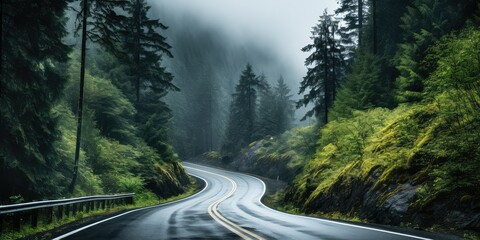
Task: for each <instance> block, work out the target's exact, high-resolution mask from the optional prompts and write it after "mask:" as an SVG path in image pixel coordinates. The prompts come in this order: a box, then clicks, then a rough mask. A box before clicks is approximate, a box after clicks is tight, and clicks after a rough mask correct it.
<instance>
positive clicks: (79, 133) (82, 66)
mask: <svg viewBox="0 0 480 240" xmlns="http://www.w3.org/2000/svg"><path fill="white" fill-rule="evenodd" d="M87 18H88V0H83V16H82V49H81V62H80V94H79V96H78V123H77V142H76V145H75V165H74V167H73V178H72V182H71V183H70V192H71V193H73V191H74V189H75V183H76V181H77V175H78V160H79V157H80V143H81V141H82V118H83V88H84V86H85V55H86V48H87Z"/></svg>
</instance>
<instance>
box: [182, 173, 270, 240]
mask: <svg viewBox="0 0 480 240" xmlns="http://www.w3.org/2000/svg"><path fill="white" fill-rule="evenodd" d="M183 167H184V168H190V169H193V170H195V171H199V172H204V173H208V174H211V175H215V176H218V177H221V178H225V179H227V180H228V181H229V182H230V183H231V184H232V190H230V192H229V193H228V194H227V195H225V196H223V197H222V198H220V199H218V200H217V201H215V202H213V203H212V204H210V206H208V214H210V216H211V217H212V218H213V219H214V220H215V221H217V222H218V223H219V224H221V225H222V226H224V227H225V228H227V229H228V230H230V231H232V232H233V233H235V234H237V235H238V236H239V237H241V238H243V239H246V240H247V239H248V240H252V239H258V240H264V239H265V238H263V237H260V236H258V235H257V234H255V233H253V232H251V231H248V230H247V229H244V228H242V227H240V226H239V225H237V224H235V223H234V222H232V221H230V220H228V219H227V218H225V217H224V216H222V215H221V214H220V213H219V212H218V210H217V208H218V205H220V203H222V202H223V201H225V200H227V199H228V198H229V197H231V196H232V195H233V194H234V193H235V191H237V183H236V182H235V181H233V180H232V179H231V178H229V177H226V176H223V175H220V174H217V173H213V172H209V171H205V170H201V169H198V168H192V167H187V166H183Z"/></svg>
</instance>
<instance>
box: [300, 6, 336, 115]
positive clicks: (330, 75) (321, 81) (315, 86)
mask: <svg viewBox="0 0 480 240" xmlns="http://www.w3.org/2000/svg"><path fill="white" fill-rule="evenodd" d="M336 33H338V21H336V20H334V19H333V16H332V15H329V14H328V13H327V12H326V11H325V12H324V14H323V15H322V16H321V17H320V20H319V23H318V24H317V25H316V26H315V27H313V31H312V34H313V36H312V40H313V43H312V44H309V45H307V46H305V47H304V48H302V51H304V52H310V51H313V52H312V53H311V54H310V56H308V57H307V59H306V60H305V65H306V66H307V67H308V71H307V76H305V77H304V79H303V81H302V82H301V86H300V92H299V94H302V93H304V92H306V91H307V89H309V92H308V93H307V94H305V95H304V96H303V99H301V100H299V101H298V102H297V108H300V107H302V106H304V107H306V106H307V105H308V104H310V103H312V104H313V105H314V107H313V109H312V110H310V111H308V112H307V113H306V115H305V116H304V117H303V119H302V120H305V119H306V118H307V117H311V116H314V115H315V116H316V117H320V116H323V122H324V123H327V122H328V109H329V108H330V107H331V106H332V105H333V101H334V100H335V93H336V88H337V84H338V82H339V76H340V74H341V73H342V72H343V71H342V70H341V66H342V64H343V62H344V60H343V56H342V55H343V54H342V47H341V44H340V40H339V38H338V36H337V34H336ZM311 65H313V66H312V67H309V66H311Z"/></svg>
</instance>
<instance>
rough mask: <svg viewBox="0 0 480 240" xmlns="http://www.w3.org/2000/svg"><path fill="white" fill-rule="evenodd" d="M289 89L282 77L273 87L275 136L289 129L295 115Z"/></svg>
mask: <svg viewBox="0 0 480 240" xmlns="http://www.w3.org/2000/svg"><path fill="white" fill-rule="evenodd" d="M291 98H292V95H291V94H290V89H289V88H288V86H287V84H285V80H284V79H283V77H280V78H279V79H278V81H277V85H276V86H275V92H274V99H275V111H274V119H275V120H276V128H275V135H278V134H282V133H283V132H285V131H287V130H288V129H290V127H291V125H292V122H293V118H294V114H295V106H294V104H295V102H294V101H293V100H292V99H291Z"/></svg>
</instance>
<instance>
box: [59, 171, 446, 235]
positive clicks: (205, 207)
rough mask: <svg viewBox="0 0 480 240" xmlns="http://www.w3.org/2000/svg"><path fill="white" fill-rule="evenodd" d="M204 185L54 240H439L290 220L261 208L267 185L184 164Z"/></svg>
mask: <svg viewBox="0 0 480 240" xmlns="http://www.w3.org/2000/svg"><path fill="white" fill-rule="evenodd" d="M183 165H184V167H185V168H186V170H187V172H188V173H189V174H191V175H193V176H196V177H199V178H201V179H202V180H204V181H205V182H206V187H205V188H204V189H203V190H202V191H201V192H199V193H197V194H196V195H194V196H192V197H189V198H186V199H183V200H179V201H175V202H172V203H167V204H162V205H158V206H155V207H149V208H144V209H139V210H133V211H130V212H127V213H124V214H121V215H117V216H115V217H112V218H109V219H105V220H103V221H100V222H96V223H93V224H91V225H88V226H86V227H83V228H81V229H77V230H75V231H72V232H68V233H65V234H63V235H61V236H58V237H56V238H54V239H146V240H148V239H348V240H353V239H365V240H374V239H391V240H406V239H423V240H426V239H437V237H436V235H433V234H430V233H426V232H421V231H413V230H412V231H408V230H402V232H398V231H391V230H388V229H382V228H381V227H378V226H374V227H371V226H367V225H356V224H350V223H344V222H336V221H330V220H324V219H319V218H310V217H303V216H297V215H291V214H287V213H283V212H279V211H276V210H273V209H270V208H268V207H266V206H265V205H263V204H262V203H261V202H260V199H261V197H262V196H263V195H264V193H265V184H264V183H263V182H262V181H261V180H260V179H258V178H256V177H252V176H249V175H245V174H240V173H236V172H230V171H224V170H220V169H215V168H209V167H205V166H201V165H196V164H192V163H185V162H184V163H183Z"/></svg>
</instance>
